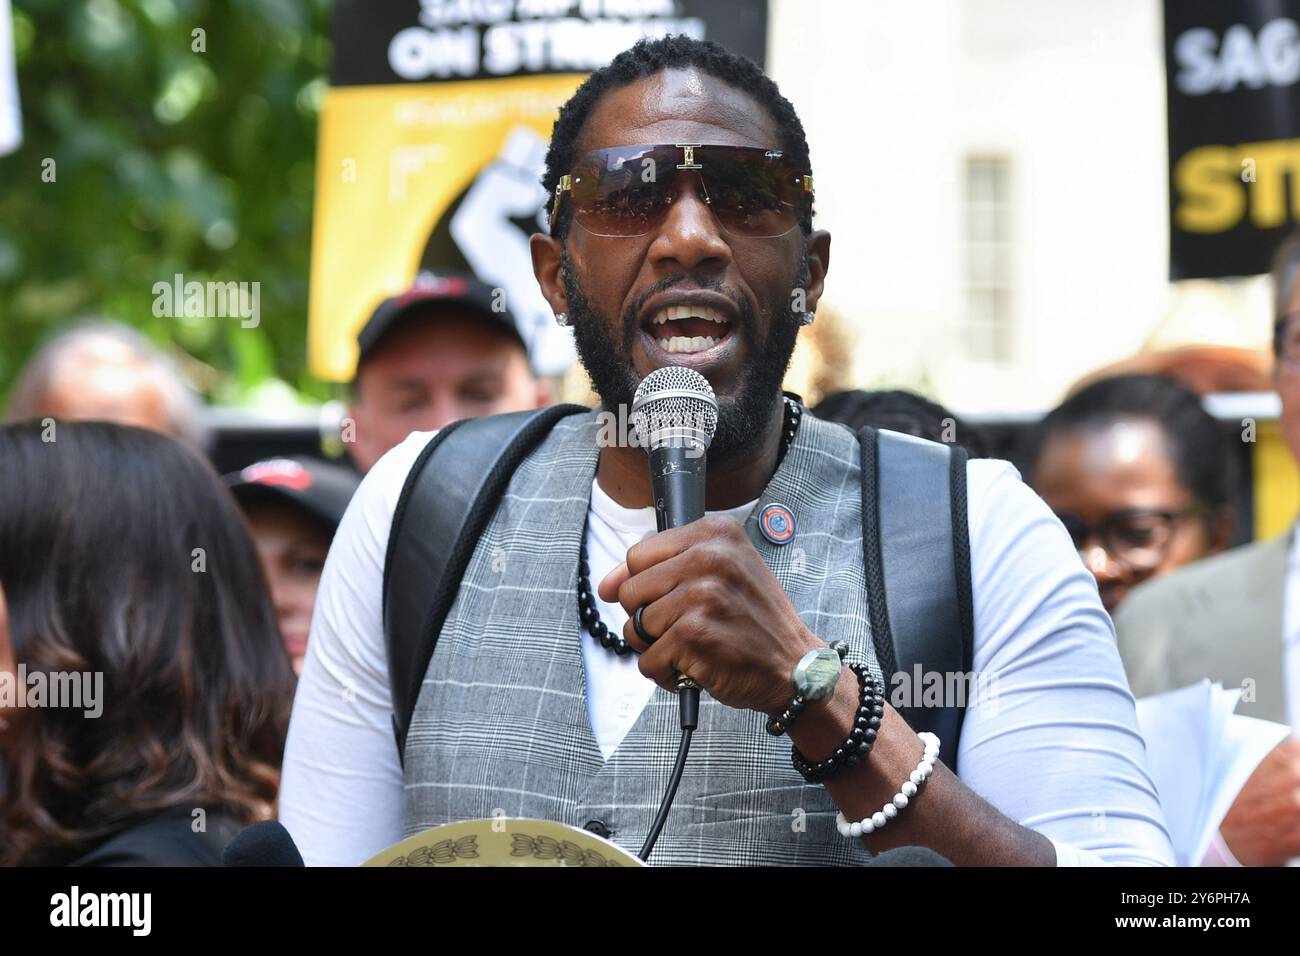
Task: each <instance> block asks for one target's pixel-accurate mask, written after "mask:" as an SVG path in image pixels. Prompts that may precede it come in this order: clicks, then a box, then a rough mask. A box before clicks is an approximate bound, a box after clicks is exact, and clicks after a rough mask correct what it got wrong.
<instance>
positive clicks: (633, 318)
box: [622, 272, 754, 353]
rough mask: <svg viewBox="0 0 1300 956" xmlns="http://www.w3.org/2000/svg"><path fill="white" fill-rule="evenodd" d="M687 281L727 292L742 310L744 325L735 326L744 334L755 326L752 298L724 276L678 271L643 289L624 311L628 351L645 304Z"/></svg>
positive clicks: (712, 290)
mask: <svg viewBox="0 0 1300 956" xmlns="http://www.w3.org/2000/svg"><path fill="white" fill-rule="evenodd" d="M681 285H685V286H687V287H688V288H690V289H700V290H703V291H708V292H720V293H721V294H722V295H725V296H726V297H727V298H728V299H730V300H731V301H732V303H733V304H734V305H735V306H736V311H737V312H739V313H740V317H741V319H742V321H741V323H740V324H741V328H740V329H737V330H735V331H736V332H739V333H741V334H743V335H749V334H750V333H751V332H752V330H753V328H754V310H753V309H752V308H751V307H750V305H749V300H748V299H746V298H745V297H744V296H743V295H741V294H740V293H739V292H737V291H736V290H735V289H732V288H730V287H729V286H728V285H727V284H726V282H725V281H723V278H722V276H720V275H712V276H689V275H687V274H686V273H685V272H674V273H672V274H671V275H667V276H664V277H663V278H662V279H660V280H659V281H657V282H656V283H655V284H654V285H652V286H651V287H650V288H649V289H647V290H646V291H645V292H642V293H641V294H640V295H639V296H637V297H636V299H635V300H634V301H633V302H632V304H631V305H629V306H628V307H627V309H626V310H624V312H623V322H622V325H623V343H622V344H623V349H624V351H625V352H629V353H630V352H631V349H632V341H633V339H634V337H635V336H636V331H637V316H638V315H640V314H641V310H642V309H644V308H645V304H646V303H647V302H649V301H650V299H651V297H653V296H656V295H658V294H659V293H660V292H667V291H668V290H669V289H672V288H675V287H677V286H681Z"/></svg>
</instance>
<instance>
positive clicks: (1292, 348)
mask: <svg viewBox="0 0 1300 956" xmlns="http://www.w3.org/2000/svg"><path fill="white" fill-rule="evenodd" d="M1273 336H1274V342H1273V345H1274V348H1275V349H1276V350H1277V356H1278V360H1279V361H1281V363H1282V364H1283V365H1285V366H1287V368H1289V369H1290V370H1291V371H1293V372H1300V312H1290V313H1288V314H1286V315H1284V316H1282V317H1281V318H1280V319H1278V320H1277V322H1276V323H1275V324H1274V326H1273Z"/></svg>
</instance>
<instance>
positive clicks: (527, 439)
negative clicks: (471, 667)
mask: <svg viewBox="0 0 1300 956" xmlns="http://www.w3.org/2000/svg"><path fill="white" fill-rule="evenodd" d="M585 411H587V409H585V408H583V407H582V406H581V405H552V406H550V407H548V408H543V409H540V410H533V411H526V412H510V413H508V414H505V415H492V416H489V417H487V418H473V419H466V420H464V421H459V422H454V423H453V424H451V425H448V426H447V427H446V428H443V429H441V430H440V431H439V432H438V433H437V434H436V435H434V436H433V438H431V439H430V440H429V444H428V445H426V446H425V447H424V450H423V451H421V452H420V455H419V457H418V458H416V460H415V464H414V465H413V466H412V467H411V471H410V474H408V475H407V477H406V484H405V485H403V486H402V494H401V496H400V497H399V498H398V499H397V508H396V510H395V511H394V512H393V526H392V530H391V531H390V532H389V535H388V552H387V555H386V557H385V559H384V645H385V647H386V649H387V651H388V682H389V686H390V688H391V689H392V694H393V732H394V734H395V735H396V737H397V752H398V754H399V755H404V754H405V750H406V731H407V729H408V728H409V727H410V725H411V715H412V713H414V711H415V702H416V699H417V698H418V697H419V695H420V686H421V685H422V684H423V683H424V673H425V671H426V670H428V667H429V660H430V659H431V658H432V657H433V649H434V646H435V645H436V644H437V642H438V635H439V634H440V633H441V631H442V625H443V622H444V621H445V620H446V618H447V614H448V612H449V611H450V610H451V606H452V603H453V602H454V601H455V600H456V594H457V592H458V591H459V590H460V580H461V578H462V577H463V576H464V574H465V568H466V566H467V565H468V564H469V559H470V556H471V555H472V554H473V553H474V547H475V545H476V544H477V543H478V540H479V537H480V536H481V535H482V533H483V529H484V528H485V527H487V523H488V520H489V519H490V518H491V517H492V515H493V514H494V513H495V512H496V507H497V502H498V501H499V500H500V498H501V495H502V494H503V493H504V492H505V489H506V485H507V484H508V483H509V481H510V478H511V477H512V476H513V475H514V472H515V469H516V468H517V467H518V465H519V463H520V461H522V460H523V458H524V457H525V456H526V455H527V454H528V453H529V452H531V451H532V450H533V449H534V448H535V447H536V446H537V444H538V443H539V442H540V441H541V440H542V439H543V438H544V437H545V436H546V435H548V434H549V433H550V431H551V428H552V427H554V425H555V423H556V422H557V421H558V420H559V419H561V418H563V417H565V416H567V415H573V414H575V413H577V412H585Z"/></svg>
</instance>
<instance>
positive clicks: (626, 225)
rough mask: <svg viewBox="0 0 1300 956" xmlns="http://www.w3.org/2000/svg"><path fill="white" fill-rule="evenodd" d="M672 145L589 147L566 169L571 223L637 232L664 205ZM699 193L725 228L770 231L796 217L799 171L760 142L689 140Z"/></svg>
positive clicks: (675, 153)
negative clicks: (700, 181)
mask: <svg viewBox="0 0 1300 956" xmlns="http://www.w3.org/2000/svg"><path fill="white" fill-rule="evenodd" d="M684 159H685V157H684V154H683V150H682V148H681V147H678V146H656V147H648V146H632V147H621V148H615V149H600V150H596V151H595V152H593V153H589V154H588V155H587V156H586V157H584V159H583V160H582V162H581V163H579V165H578V166H577V167H576V168H575V169H574V171H573V212H574V219H575V220H576V221H577V223H578V224H579V225H580V226H582V227H583V228H584V229H586V230H587V231H588V232H591V233H594V234H596V235H598V236H644V235H646V234H647V233H649V232H651V231H652V230H653V229H655V228H656V227H657V226H658V225H659V224H660V223H661V222H663V219H664V217H665V216H666V215H667V213H668V209H669V207H671V206H672V203H673V199H674V195H675V191H676V189H677V188H678V185H677V177H678V176H679V175H682V172H680V171H679V165H680V164H682V163H683V160H684ZM692 159H693V160H694V164H693V165H691V166H689V167H687V168H688V169H690V170H698V171H699V175H700V176H702V177H703V185H704V197H705V198H706V200H707V202H708V204H709V208H710V209H711V210H712V212H713V214H714V215H715V216H716V217H717V219H718V222H719V223H720V224H721V226H722V228H723V229H724V230H726V231H727V232H729V233H731V234H733V235H737V236H744V237H752V238H770V237H773V236H781V235H784V234H785V233H787V232H789V231H790V230H791V229H793V228H794V227H795V226H796V225H798V223H799V211H800V209H801V208H802V199H803V175H802V173H800V172H799V171H798V170H797V169H795V168H794V167H793V165H792V164H791V163H789V162H788V161H786V160H784V159H782V158H781V157H780V156H779V155H773V154H770V153H768V152H766V151H764V150H760V149H746V148H738V147H729V146H697V147H695V148H694V153H693V156H692Z"/></svg>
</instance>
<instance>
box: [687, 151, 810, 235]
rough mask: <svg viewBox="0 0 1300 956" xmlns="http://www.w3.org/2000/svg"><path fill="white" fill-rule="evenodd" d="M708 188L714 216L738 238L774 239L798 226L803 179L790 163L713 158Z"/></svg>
mask: <svg viewBox="0 0 1300 956" xmlns="http://www.w3.org/2000/svg"><path fill="white" fill-rule="evenodd" d="M704 184H705V190H706V191H707V193H708V196H709V206H710V208H712V210H713V214H714V215H715V216H717V217H718V221H719V222H720V223H721V224H722V228H724V229H726V230H727V231H728V232H730V233H732V234H734V235H737V236H747V237H752V238H756V239H761V238H770V237H773V236H781V235H785V233H787V232H789V231H790V230H791V229H793V228H794V227H795V226H796V225H798V222H799V205H798V201H799V198H800V196H801V195H802V191H803V182H802V176H799V175H798V174H797V173H795V172H794V171H793V170H792V169H791V168H790V167H789V164H787V163H784V162H782V161H780V160H772V159H767V158H765V157H763V156H762V155H761V154H756V153H746V154H735V153H726V152H721V153H720V154H719V155H717V156H711V157H709V163H708V165H707V166H706V168H705V173H704Z"/></svg>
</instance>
